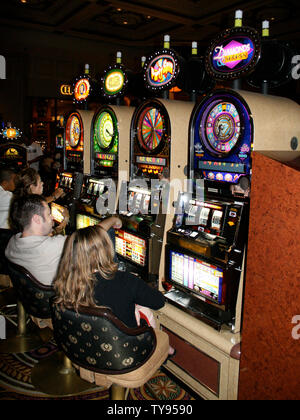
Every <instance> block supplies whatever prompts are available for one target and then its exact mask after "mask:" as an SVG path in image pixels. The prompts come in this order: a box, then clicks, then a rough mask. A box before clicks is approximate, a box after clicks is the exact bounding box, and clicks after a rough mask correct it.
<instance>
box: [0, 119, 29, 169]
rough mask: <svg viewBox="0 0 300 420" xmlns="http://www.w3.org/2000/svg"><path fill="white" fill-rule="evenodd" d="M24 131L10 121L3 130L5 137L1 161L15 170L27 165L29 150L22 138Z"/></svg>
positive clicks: (3, 136) (1, 145)
mask: <svg viewBox="0 0 300 420" xmlns="http://www.w3.org/2000/svg"><path fill="white" fill-rule="evenodd" d="M21 136H22V132H21V131H20V130H19V129H18V128H16V127H12V126H11V123H8V124H7V126H6V127H4V128H3V130H2V131H1V137H2V139H3V142H1V143H2V144H0V162H1V164H3V165H5V166H9V167H11V168H13V169H14V170H17V171H19V170H21V169H23V168H24V167H25V166H26V165H27V151H26V148H25V147H24V146H22V144H21V141H20V138H21Z"/></svg>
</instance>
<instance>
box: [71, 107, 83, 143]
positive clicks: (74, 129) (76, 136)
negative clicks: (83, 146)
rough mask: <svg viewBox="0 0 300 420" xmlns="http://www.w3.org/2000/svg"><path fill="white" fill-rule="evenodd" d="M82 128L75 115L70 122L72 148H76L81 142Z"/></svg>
mask: <svg viewBox="0 0 300 420" xmlns="http://www.w3.org/2000/svg"><path fill="white" fill-rule="evenodd" d="M80 134H81V127H80V121H79V119H78V118H77V117H76V116H75V115H73V117H72V118H71V121H70V140H69V141H70V146H71V147H73V148H75V147H77V146H78V144H79V141H80Z"/></svg>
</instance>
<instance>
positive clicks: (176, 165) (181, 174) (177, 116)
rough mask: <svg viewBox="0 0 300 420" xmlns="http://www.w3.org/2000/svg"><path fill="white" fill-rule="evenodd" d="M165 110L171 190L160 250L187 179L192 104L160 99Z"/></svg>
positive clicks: (162, 273)
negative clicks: (174, 205)
mask: <svg viewBox="0 0 300 420" xmlns="http://www.w3.org/2000/svg"><path fill="white" fill-rule="evenodd" d="M160 101H161V103H162V104H163V105H164V107H165V108H166V110H167V112H168V114H169V118H170V122H171V158H170V179H171V182H170V183H171V188H170V195H169V206H168V211H167V214H166V218H165V229H164V236H163V239H162V248H161V249H162V250H164V249H165V245H166V243H167V232H168V230H170V229H171V227H172V222H173V218H174V210H175V209H174V207H173V205H172V204H173V202H176V201H177V198H178V193H179V192H180V190H182V188H184V187H185V185H184V180H186V179H187V175H186V174H187V164H188V148H189V144H188V140H189V123H190V117H191V114H192V111H193V108H194V103H190V102H181V101H168V100H163V99H160ZM164 273H165V260H164V257H162V258H161V262H160V267H159V280H160V288H161V281H162V280H163V279H164Z"/></svg>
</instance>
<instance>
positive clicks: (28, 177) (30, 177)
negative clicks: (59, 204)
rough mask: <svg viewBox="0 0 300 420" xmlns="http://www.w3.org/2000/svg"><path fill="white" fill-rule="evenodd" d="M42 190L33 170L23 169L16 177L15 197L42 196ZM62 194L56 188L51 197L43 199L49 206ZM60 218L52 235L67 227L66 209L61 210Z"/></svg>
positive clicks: (67, 214)
mask: <svg viewBox="0 0 300 420" xmlns="http://www.w3.org/2000/svg"><path fill="white" fill-rule="evenodd" d="M43 190H44V183H43V181H42V180H41V177H40V175H39V173H38V172H37V171H36V170H35V169H33V168H26V169H23V170H22V171H21V172H20V174H19V176H18V181H17V183H16V189H15V192H14V195H15V197H23V196H26V195H31V194H37V195H43ZM63 194H64V191H63V189H62V188H57V189H56V190H55V191H54V192H53V194H52V195H50V196H49V197H45V200H46V202H47V203H48V204H49V203H51V202H52V201H55V200H57V199H58V198H59V197H61V196H62V195H63ZM62 216H63V220H62V222H61V223H60V224H59V225H58V226H57V227H56V228H54V229H53V234H59V233H61V232H63V230H64V229H65V227H66V226H67V224H68V222H69V212H68V209H66V208H63V214H62Z"/></svg>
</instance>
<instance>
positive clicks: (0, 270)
mask: <svg viewBox="0 0 300 420" xmlns="http://www.w3.org/2000/svg"><path fill="white" fill-rule="evenodd" d="M12 236H13V231H12V230H10V229H0V274H8V271H7V259H6V257H5V248H6V247H7V244H8V242H9V240H10V238H11V237H12Z"/></svg>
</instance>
